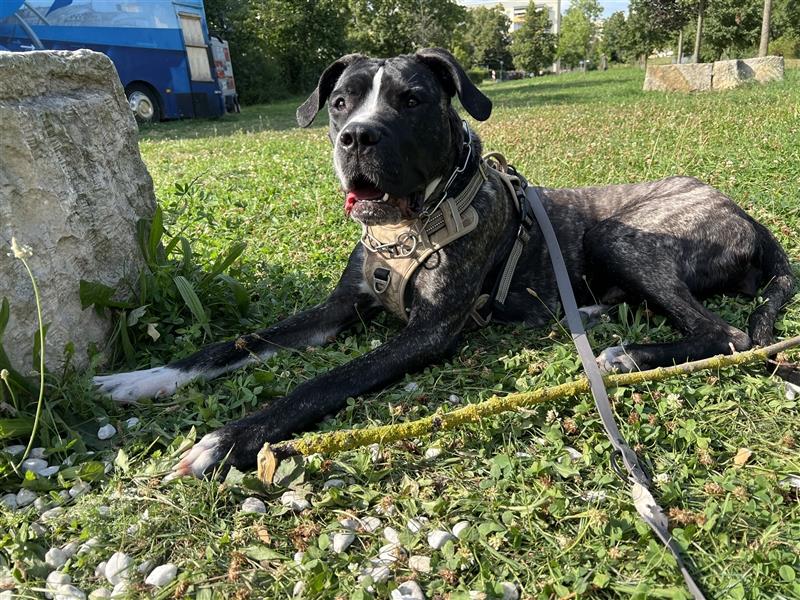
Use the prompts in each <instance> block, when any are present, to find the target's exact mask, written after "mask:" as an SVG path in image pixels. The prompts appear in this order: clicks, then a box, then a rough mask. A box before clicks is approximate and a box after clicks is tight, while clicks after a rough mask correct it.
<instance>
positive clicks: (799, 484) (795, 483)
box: [781, 475, 800, 490]
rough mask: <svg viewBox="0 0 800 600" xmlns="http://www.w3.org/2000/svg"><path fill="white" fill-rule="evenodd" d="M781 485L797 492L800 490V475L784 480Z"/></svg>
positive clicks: (790, 476)
mask: <svg viewBox="0 0 800 600" xmlns="http://www.w3.org/2000/svg"><path fill="white" fill-rule="evenodd" d="M781 483H782V484H784V485H785V486H787V487H791V488H794V489H796V490H797V489H800V475H789V476H788V477H787V478H785V479H783V480H782V481H781Z"/></svg>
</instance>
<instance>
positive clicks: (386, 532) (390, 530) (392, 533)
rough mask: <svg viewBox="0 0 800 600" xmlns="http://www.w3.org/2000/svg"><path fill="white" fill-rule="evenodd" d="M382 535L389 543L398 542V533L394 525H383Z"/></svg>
mask: <svg viewBox="0 0 800 600" xmlns="http://www.w3.org/2000/svg"><path fill="white" fill-rule="evenodd" d="M383 537H385V538H386V541H387V542H389V543H390V544H399V543H400V534H399V533H398V531H397V529H395V528H394V527H384V528H383Z"/></svg>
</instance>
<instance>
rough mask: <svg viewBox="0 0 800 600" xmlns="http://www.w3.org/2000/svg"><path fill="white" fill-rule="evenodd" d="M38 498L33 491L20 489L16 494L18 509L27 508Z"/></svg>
mask: <svg viewBox="0 0 800 600" xmlns="http://www.w3.org/2000/svg"><path fill="white" fill-rule="evenodd" d="M38 497H39V496H37V495H36V492H34V491H33V490H28V489H25V488H22V489H21V490H20V491H18V492H17V506H19V507H20V508H21V507H23V506H28V505H29V504H32V503H33V502H35V501H36V498H38Z"/></svg>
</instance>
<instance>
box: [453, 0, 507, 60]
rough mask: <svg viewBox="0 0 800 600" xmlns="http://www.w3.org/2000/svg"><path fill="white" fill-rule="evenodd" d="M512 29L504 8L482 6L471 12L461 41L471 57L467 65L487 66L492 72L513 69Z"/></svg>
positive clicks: (464, 50)
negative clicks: (510, 46) (509, 31)
mask: <svg viewBox="0 0 800 600" xmlns="http://www.w3.org/2000/svg"><path fill="white" fill-rule="evenodd" d="M510 26H511V22H510V21H509V19H508V17H507V16H506V13H505V12H503V9H502V7H499V6H496V7H493V8H486V7H483V6H479V7H477V8H474V9H472V10H470V11H469V13H468V18H467V21H466V24H465V26H464V29H463V35H462V36H461V39H460V42H459V43H460V45H461V51H462V52H463V53H464V54H466V56H467V57H468V58H469V62H468V64H467V65H465V66H470V67H471V66H485V67H488V68H490V69H493V68H503V67H507V66H510V65H511V63H512V59H511V53H510V52H509V45H510V43H511V36H510V35H509V33H508V30H509V27H510Z"/></svg>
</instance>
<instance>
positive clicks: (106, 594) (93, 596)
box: [89, 588, 111, 600]
mask: <svg viewBox="0 0 800 600" xmlns="http://www.w3.org/2000/svg"><path fill="white" fill-rule="evenodd" d="M106 598H111V590H110V589H108V588H97V589H96V590H94V591H93V592H90V593H89V600H106Z"/></svg>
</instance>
